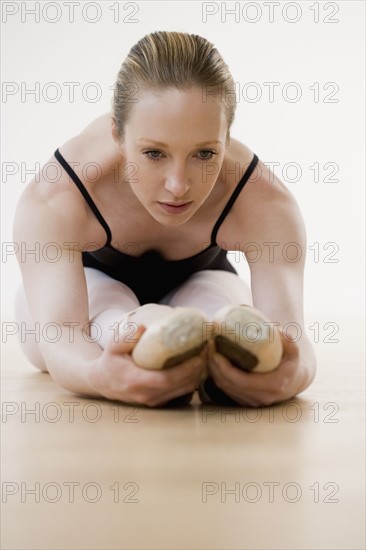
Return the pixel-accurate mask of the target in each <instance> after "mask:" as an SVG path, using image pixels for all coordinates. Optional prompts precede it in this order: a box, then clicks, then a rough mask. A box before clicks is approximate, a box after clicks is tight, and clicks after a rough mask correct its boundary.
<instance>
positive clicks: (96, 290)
mask: <svg viewBox="0 0 366 550" xmlns="http://www.w3.org/2000/svg"><path fill="white" fill-rule="evenodd" d="M85 278H86V283H87V291H88V299H89V321H90V322H91V323H92V325H91V335H92V336H93V335H95V337H96V335H98V340H97V342H98V344H99V345H100V347H101V348H102V349H104V348H105V346H106V345H107V343H108V342H109V341H110V340H111V339H112V338H113V336H114V335H115V334H116V328H117V325H116V323H119V322H120V321H122V323H121V327H120V331H121V333H122V334H123V326H124V325H125V323H124V322H123V319H126V315H127V314H128V313H129V312H131V311H135V314H134V317H133V322H136V323H143V324H145V325H146V326H148V325H149V324H150V323H151V322H152V321H153V320H156V319H157V318H159V317H160V316H162V315H163V314H165V313H166V312H167V311H170V310H171V307H169V306H167V305H160V304H147V305H144V306H140V303H139V301H138V299H137V297H136V295H135V294H134V293H133V292H132V290H131V289H130V288H129V287H127V286H126V285H124V284H123V283H121V282H119V281H116V280H115V279H112V278H111V277H109V276H108V275H106V274H105V273H102V272H101V271H98V270H96V269H92V268H89V267H86V268H85ZM15 317H16V322H18V323H19V324H20V323H24V325H25V326H26V327H27V329H31V328H32V327H33V328H34V322H33V320H32V316H31V313H30V311H29V308H28V304H27V300H26V296H25V292H24V289H23V285H21V286H20V287H19V289H18V292H17V295H16V299H15ZM24 325H23V326H24ZM21 332H22V331H18V334H19V333H21ZM129 334H130V331H129ZM21 340H23V339H19V344H20V346H21V348H22V350H23V353H24V354H25V356H26V357H27V359H28V360H29V361H30V363H32V364H33V365H34V366H35V367H37V368H38V369H40V370H42V371H47V367H46V365H45V363H44V360H43V358H42V355H41V353H40V351H39V348H38V344H37V342H36V341H35V339H34V340H32V339H27V341H21Z"/></svg>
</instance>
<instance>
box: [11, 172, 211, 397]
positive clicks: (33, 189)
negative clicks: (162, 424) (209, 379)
mask: <svg viewBox="0 0 366 550" xmlns="http://www.w3.org/2000/svg"><path fill="white" fill-rule="evenodd" d="M65 178H66V179H65ZM67 178H68V176H67V175H66V174H64V173H63V176H62V179H61V180H60V181H58V182H57V188H52V187H50V185H55V184H50V183H48V182H46V181H44V180H41V182H40V183H37V184H36V183H35V182H31V183H30V184H29V186H28V187H27V189H26V190H25V191H24V192H23V194H22V196H21V198H20V200H19V202H18V205H17V209H16V214H15V218H14V227H13V238H14V242H15V243H17V244H18V250H19V253H18V255H17V259H18V263H19V267H20V270H21V275H22V280H23V285H24V289H25V294H26V297H27V302H28V305H29V309H30V312H31V315H32V318H33V321H34V322H37V323H39V325H40V329H41V330H40V334H41V341H40V342H39V348H40V352H41V354H42V356H43V359H44V361H45V364H46V366H47V369H48V371H49V373H50V375H51V376H52V378H53V379H54V380H55V381H56V382H58V383H59V384H60V385H61V386H62V387H64V388H66V389H68V390H70V391H72V392H74V393H79V394H84V395H87V396H101V397H105V398H108V399H113V400H120V401H124V402H129V403H139V404H144V405H148V406H156V405H160V404H162V403H165V402H167V401H169V400H170V399H174V398H175V397H178V396H180V395H184V394H186V393H189V392H191V391H193V390H194V389H195V388H196V387H197V385H198V383H199V380H200V376H201V371H202V370H203V368H204V366H205V363H204V358H203V357H195V358H192V359H190V360H188V361H186V362H185V363H184V364H183V363H182V364H181V365H179V366H177V367H175V368H172V369H169V370H165V371H158V372H152V371H147V370H144V369H142V368H139V367H138V366H136V365H135V364H134V363H133V361H132V358H131V355H130V353H131V351H132V348H133V345H134V344H133V343H132V342H131V343H127V342H123V341H122V340H121V341H119V342H114V341H113V338H111V342H110V343H109V344H108V345H107V347H106V348H105V349H104V350H102V348H101V347H100V346H99V345H98V343H96V342H93V341H92V339H91V338H90V333H89V307H88V294H87V286H86V280H85V274H84V268H83V264H82V251H83V250H84V249H86V245H87V243H88V242H89V243H90V242H93V243H98V241H100V246H103V244H104V241H105V234H104V230H103V228H101V227H99V225H98V224H96V223H95V221H94V220H92V222H91V217H90V216H91V214H90V212H88V210H87V207H86V206H85V204H84V203H83V199H82V196H81V194H80V193H79V191H78V190H76V191H75V186H73V185H70V184H69V182H68V181H67ZM22 243H23V244H25V245H26V248H27V249H28V250H32V249H33V250H36V251H38V252H37V253H36V254H27V255H26V256H24V254H22V252H21V251H22V250H24V248H25V247H24V246H22ZM23 256H24V257H23ZM55 258H56V259H55ZM49 326H53V327H55V329H56V330H57V332H58V335H57V338H55V341H51V340H50V338H47V337H44V335H45V334H46V332H45V329H46V327H49ZM142 331H143V328H142V329H140V330H139V332H138V333H137V335H136V339H138V338H139V336H140V335H141V334H142Z"/></svg>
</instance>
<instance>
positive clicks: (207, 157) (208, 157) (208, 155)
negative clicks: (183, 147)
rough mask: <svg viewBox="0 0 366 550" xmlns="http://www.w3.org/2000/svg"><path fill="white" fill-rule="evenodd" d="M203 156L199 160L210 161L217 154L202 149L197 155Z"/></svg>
mask: <svg viewBox="0 0 366 550" xmlns="http://www.w3.org/2000/svg"><path fill="white" fill-rule="evenodd" d="M202 153H203V156H200V157H199V158H200V160H212V159H213V157H214V156H215V155H217V153H215V151H211V150H210V149H202V151H199V154H200V155H202Z"/></svg>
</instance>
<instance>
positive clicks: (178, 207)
mask: <svg viewBox="0 0 366 550" xmlns="http://www.w3.org/2000/svg"><path fill="white" fill-rule="evenodd" d="M158 204H159V206H160V207H161V208H162V209H163V210H164V212H167V213H168V214H182V213H184V212H187V210H189V208H190V207H191V205H192V204H193V201H189V202H187V201H185V202H160V201H158Z"/></svg>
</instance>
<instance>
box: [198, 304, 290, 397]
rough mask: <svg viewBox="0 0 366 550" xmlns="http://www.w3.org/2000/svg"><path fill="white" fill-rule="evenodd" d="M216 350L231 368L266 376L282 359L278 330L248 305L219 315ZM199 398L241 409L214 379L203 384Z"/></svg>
mask: <svg viewBox="0 0 366 550" xmlns="http://www.w3.org/2000/svg"><path fill="white" fill-rule="evenodd" d="M214 322H215V325H216V334H215V336H214V340H215V348H216V351H217V352H218V353H220V354H221V355H223V356H225V357H226V358H227V359H228V360H229V361H230V363H231V364H232V365H234V366H235V367H237V368H239V369H242V370H244V371H247V372H258V373H265V372H270V371H272V370H274V369H275V368H277V366H278V365H279V363H280V362H281V358H282V353H283V349H282V338H281V334H280V331H279V330H278V327H277V326H276V325H274V324H273V323H271V322H270V321H269V320H268V319H267V318H266V317H265V315H264V314H263V313H262V312H261V311H259V310H258V309H256V308H254V307H252V306H249V305H240V306H227V307H224V308H221V309H219V310H218V311H217V312H216V315H215V319H214ZM198 394H199V397H200V399H201V401H202V403H205V404H215V405H221V406H225V407H226V406H238V404H237V403H236V402H235V401H234V400H233V399H232V398H231V397H229V396H228V395H226V394H225V392H223V391H222V390H221V389H220V388H219V387H218V386H217V385H216V384H215V381H214V380H213V378H212V377H211V376H208V377H207V378H206V379H205V380H203V381H202V382H201V384H200V386H199V388H198Z"/></svg>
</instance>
